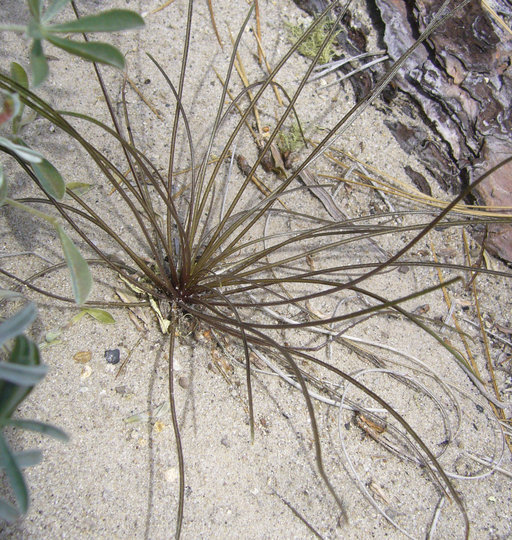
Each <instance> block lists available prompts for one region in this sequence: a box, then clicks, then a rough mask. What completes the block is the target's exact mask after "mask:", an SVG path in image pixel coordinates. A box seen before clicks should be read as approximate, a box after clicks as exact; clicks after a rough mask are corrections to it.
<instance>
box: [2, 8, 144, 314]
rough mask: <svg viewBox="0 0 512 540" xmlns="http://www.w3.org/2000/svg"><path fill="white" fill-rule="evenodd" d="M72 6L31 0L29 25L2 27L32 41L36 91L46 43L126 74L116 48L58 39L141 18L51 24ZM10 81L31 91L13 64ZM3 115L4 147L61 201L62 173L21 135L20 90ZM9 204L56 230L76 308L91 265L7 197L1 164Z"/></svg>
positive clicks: (6, 96) (134, 24) (111, 16)
mask: <svg viewBox="0 0 512 540" xmlns="http://www.w3.org/2000/svg"><path fill="white" fill-rule="evenodd" d="M69 3H70V0H53V1H52V2H51V3H50V4H49V5H48V8H47V9H46V10H44V9H43V2H41V0H28V6H29V9H30V15H31V18H30V20H29V22H28V24H27V25H25V26H24V25H21V26H20V25H9V24H0V31H11V32H20V33H24V34H25V35H26V36H27V37H28V38H30V39H32V49H31V60H30V65H31V70H32V76H33V86H34V87H37V86H39V85H40V84H41V83H43V82H44V80H45V79H46V77H47V76H48V72H49V69H48V61H47V58H46V56H45V54H44V52H43V45H42V42H43V41H44V40H47V41H48V42H49V43H51V44H52V45H54V46H56V47H59V48H60V49H62V50H64V51H66V52H68V53H70V54H72V55H74V56H78V57H81V58H84V59H85V60H88V61H91V62H99V63H103V64H107V65H110V66H114V67H117V68H119V69H123V68H124V65H125V62H124V57H123V55H122V53H121V52H120V51H119V50H118V49H116V48H115V47H114V46H112V45H110V44H108V43H101V42H89V41H88V40H86V41H85V42H78V41H74V40H70V39H68V38H63V37H59V34H70V33H71V34H73V33H79V34H83V33H84V32H108V33H111V32H116V31H120V30H130V29H134V28H140V27H142V26H143V25H144V21H143V19H142V17H140V15H138V14H137V13H135V12H133V11H129V10H119V9H114V10H109V11H103V12H100V13H97V14H94V15H89V16H87V17H83V18H81V19H76V20H73V21H69V22H66V23H58V24H52V23H51V21H52V20H53V19H54V18H55V17H57V15H59V13H60V12H61V11H62V10H63V9H64V8H65V7H66V6H67V5H68V4H69ZM11 77H12V80H13V81H15V82H16V83H17V85H19V87H21V88H25V89H28V88H29V82H28V75H27V73H26V71H25V70H24V69H23V67H22V66H21V65H20V64H18V63H16V62H12V63H11ZM0 97H2V101H3V112H2V113H1V114H0V125H2V124H4V123H6V122H8V121H11V120H12V125H11V133H12V134H11V136H10V138H6V137H0V148H2V149H3V150H4V151H5V152H6V153H10V154H11V155H13V156H15V157H16V158H17V159H19V160H21V161H23V162H24V163H25V165H26V166H27V167H29V168H31V170H32V172H33V173H34V174H35V176H36V177H37V179H38V181H39V182H40V184H41V186H42V188H43V189H44V190H45V192H46V193H47V194H48V195H49V196H50V197H52V198H54V199H56V200H58V201H60V200H62V198H63V197H64V195H65V192H66V186H65V183H64V180H63V178H62V176H61V174H60V173H59V171H58V170H57V169H56V168H55V167H54V166H53V165H52V164H51V163H50V162H49V161H48V160H46V159H45V158H44V157H43V156H42V155H41V154H40V153H39V152H37V151H34V150H32V149H31V148H30V147H29V146H28V145H27V144H26V142H25V141H24V140H23V139H22V138H21V134H20V130H21V128H22V127H23V125H24V122H23V113H24V104H22V103H20V101H19V97H18V93H17V91H13V92H2V94H1V96H0ZM4 204H8V205H11V206H16V207H17V208H18V209H20V210H24V211H26V212H30V213H32V214H33V215H34V216H36V217H39V218H41V219H43V220H45V221H47V222H48V223H50V224H51V225H52V226H53V227H54V228H55V230H56V232H57V235H58V238H59V240H60V242H61V245H62V249H63V252H64V256H65V259H66V262H67V264H68V268H69V271H70V275H71V281H72V286H73V293H74V297H75V300H76V302H77V303H78V304H83V303H84V302H85V300H86V299H87V297H88V295H89V293H90V290H91V287H92V279H91V274H90V271H89V268H88V266H87V263H86V262H85V260H84V259H83V257H82V256H81V254H80V252H79V251H78V249H77V248H76V247H75V245H74V244H73V242H72V240H71V239H70V238H69V236H68V235H67V234H66V232H65V231H64V229H63V228H62V226H61V225H60V224H59V223H58V221H57V220H55V218H53V217H50V216H48V215H47V214H44V213H42V212H38V211H36V210H34V209H32V208H30V207H28V206H26V205H23V204H21V203H19V202H15V201H13V200H12V199H9V198H8V197H7V181H6V179H5V177H4V174H3V169H2V166H1V164H0V206H2V205H4Z"/></svg>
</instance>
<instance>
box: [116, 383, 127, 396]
mask: <svg viewBox="0 0 512 540" xmlns="http://www.w3.org/2000/svg"><path fill="white" fill-rule="evenodd" d="M116 392H117V393H118V394H121V395H124V394H126V392H127V390H126V385H124V384H123V385H122V386H116Z"/></svg>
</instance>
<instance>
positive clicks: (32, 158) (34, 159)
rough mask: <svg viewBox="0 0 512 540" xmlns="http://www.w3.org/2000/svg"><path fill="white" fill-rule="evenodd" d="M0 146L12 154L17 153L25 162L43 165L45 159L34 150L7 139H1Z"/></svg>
mask: <svg viewBox="0 0 512 540" xmlns="http://www.w3.org/2000/svg"><path fill="white" fill-rule="evenodd" d="M0 146H3V147H4V148H7V149H8V150H10V151H11V152H13V153H15V154H16V155H17V156H18V157H19V158H20V159H22V160H23V161H28V162H29V163H41V162H42V161H43V159H44V158H43V156H42V155H41V154H40V153H39V152H36V151H35V150H32V148H29V147H28V146H25V145H21V144H16V143H13V142H12V141H10V140H9V139H6V138H5V137H0Z"/></svg>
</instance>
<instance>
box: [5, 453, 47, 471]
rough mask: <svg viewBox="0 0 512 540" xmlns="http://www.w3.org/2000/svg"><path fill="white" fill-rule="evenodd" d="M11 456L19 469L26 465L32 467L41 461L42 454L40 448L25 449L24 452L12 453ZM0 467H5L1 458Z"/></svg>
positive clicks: (24, 467)
mask: <svg viewBox="0 0 512 540" xmlns="http://www.w3.org/2000/svg"><path fill="white" fill-rule="evenodd" d="M13 457H14V461H16V465H18V467H19V468H20V469H26V468H27V467H33V466H34V465H38V464H39V463H41V460H42V459H43V454H42V452H41V451H40V450H25V451H24V452H17V453H16V454H13ZM0 468H2V469H5V463H4V462H3V461H2V460H1V459H0Z"/></svg>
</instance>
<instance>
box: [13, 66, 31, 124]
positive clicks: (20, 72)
mask: <svg viewBox="0 0 512 540" xmlns="http://www.w3.org/2000/svg"><path fill="white" fill-rule="evenodd" d="M11 77H12V78H13V80H14V81H15V82H17V83H18V84H19V85H20V86H23V88H27V89H28V75H27V72H26V71H25V70H24V69H23V66H21V65H20V64H18V63H17V62H11ZM24 110H25V105H24V104H23V103H20V106H19V110H18V112H17V113H16V114H15V115H14V118H13V120H12V131H13V133H14V134H16V133H18V131H19V129H20V127H21V119H22V116H23V111H24Z"/></svg>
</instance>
